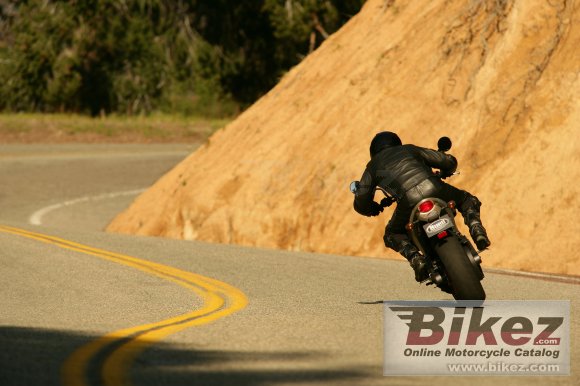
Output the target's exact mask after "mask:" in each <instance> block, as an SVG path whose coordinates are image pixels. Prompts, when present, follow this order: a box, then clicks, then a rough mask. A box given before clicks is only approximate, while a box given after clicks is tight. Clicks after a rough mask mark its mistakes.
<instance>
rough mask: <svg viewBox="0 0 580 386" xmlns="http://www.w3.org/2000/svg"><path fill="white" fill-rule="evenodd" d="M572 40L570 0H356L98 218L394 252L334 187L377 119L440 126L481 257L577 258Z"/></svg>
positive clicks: (342, 184)
mask: <svg viewBox="0 0 580 386" xmlns="http://www.w3.org/2000/svg"><path fill="white" fill-rule="evenodd" d="M578 47H580V4H576V3H575V2H574V1H572V0H551V1H545V0H525V1H524V0H473V1H464V0H433V1H428V2H427V1H411V0H369V1H368V2H367V3H366V5H365V7H364V8H363V10H362V11H361V12H360V13H359V14H358V15H357V16H355V17H354V18H353V19H351V21H350V22H349V23H348V24H346V25H345V26H344V27H343V28H342V29H341V30H340V31H338V32H337V33H335V34H334V35H332V36H331V37H330V38H329V39H328V40H327V41H326V42H325V43H324V44H323V45H322V46H321V47H320V48H319V49H318V50H316V51H315V52H314V53H313V54H311V55H310V56H308V57H307V58H306V59H305V60H304V61H303V62H302V63H301V64H300V65H298V66H297V67H295V68H293V69H292V70H291V71H290V72H288V73H287V74H286V75H285V76H284V77H283V78H282V80H281V81H280V83H279V84H278V85H277V86H276V87H275V88H274V89H273V90H271V91H270V92H269V93H268V94H267V95H266V96H264V97H263V98H261V99H260V100H259V101H258V102H257V103H255V104H254V105H253V106H252V107H251V108H249V109H248V110H247V111H246V112H245V113H244V114H242V115H241V116H240V117H239V118H238V119H237V120H236V121H234V122H233V123H231V124H229V125H228V126H227V127H225V128H224V129H222V130H220V131H218V132H217V133H216V134H214V135H213V136H212V137H211V138H210V141H209V143H208V144H207V145H206V146H204V147H202V148H200V149H199V150H198V151H196V152H195V153H194V154H192V155H191V156H190V157H188V158H187V159H186V160H184V161H183V162H182V163H181V164H179V165H178V166H177V167H175V168H174V169H173V170H172V171H171V172H169V173H168V174H167V175H165V176H164V177H163V178H161V179H160V180H159V181H158V182H157V183H156V184H155V185H154V186H153V187H151V189H149V190H148V191H147V192H145V193H144V194H143V195H141V196H140V197H138V198H137V200H136V201H135V202H134V203H133V204H132V205H131V207H130V208H128V209H127V210H126V211H125V212H123V213H121V214H120V215H119V216H118V217H117V218H116V219H115V220H114V221H113V222H112V223H111V225H110V226H109V228H108V230H109V231H114V232H123V233H133V234H143V235H156V236H164V237H172V238H184V239H199V240H206V241H210V242H219V243H237V244H243V245H251V246H260V247H272V248H284V249H290V250H302V251H316V252H327V253H337V254H352V255H363V256H384V257H392V258H399V257H398V255H397V254H395V253H392V252H390V251H387V250H386V249H385V248H384V246H383V245H382V237H381V236H382V233H383V229H384V225H385V223H386V221H387V220H388V218H389V216H390V214H391V210H389V211H385V213H384V214H383V215H381V216H380V217H378V218H377V217H375V218H365V217H361V216H359V215H357V214H356V213H355V212H354V210H353V209H352V195H351V193H350V192H349V190H348V184H349V182H350V181H351V180H354V179H358V178H359V177H360V175H361V173H362V171H363V169H364V166H365V164H366V162H367V161H368V144H369V142H370V140H371V138H372V137H373V135H374V133H375V132H377V131H380V130H385V129H388V130H393V131H396V132H398V133H399V134H400V136H401V137H402V139H403V142H406V143H414V144H417V145H420V146H425V147H435V144H436V142H437V139H438V137H439V136H441V135H448V136H450V137H451V138H452V139H453V140H454V147H453V149H452V151H451V153H453V154H454V155H455V156H457V158H458V160H459V169H460V170H461V175H460V176H458V177H456V178H453V179H451V180H450V181H449V182H450V183H452V184H454V185H456V186H458V187H460V188H463V189H467V190H469V191H471V192H473V193H474V194H476V195H477V196H478V197H479V198H480V199H481V201H483V203H484V205H483V207H482V215H483V219H484V221H485V224H486V225H487V227H488V229H489V232H490V236H491V238H492V242H493V246H492V250H490V251H489V252H486V253H485V254H484V255H483V257H484V263H485V265H486V266H488V267H490V266H498V267H507V268H512V269H520V270H529V271H545V272H559V273H568V274H580V264H579V263H580V258H579V257H578V255H577V251H578V250H580V221H578V220H577V219H576V218H575V217H574V216H573V215H574V214H577V213H580V183H578V181H580V144H579V137H580V102H579V101H580V78H579V75H580V49H579V48H578ZM571 215H572V216H571Z"/></svg>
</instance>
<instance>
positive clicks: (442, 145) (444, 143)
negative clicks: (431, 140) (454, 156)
mask: <svg viewBox="0 0 580 386" xmlns="http://www.w3.org/2000/svg"><path fill="white" fill-rule="evenodd" d="M437 148H438V150H439V151H448V150H449V149H451V139H450V138H449V137H441V138H439V141H437Z"/></svg>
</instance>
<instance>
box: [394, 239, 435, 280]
mask: <svg viewBox="0 0 580 386" xmlns="http://www.w3.org/2000/svg"><path fill="white" fill-rule="evenodd" d="M401 255H403V256H404V257H405V259H407V261H409V263H410V264H411V267H412V268H413V270H414V271H415V280H417V281H418V282H419V283H420V282H422V281H424V280H426V279H427V278H428V277H429V272H428V271H427V262H426V261H425V257H424V256H423V255H422V254H421V253H420V252H419V250H418V249H417V248H416V247H415V246H414V245H413V244H410V243H407V244H406V245H405V246H404V247H403V249H402V250H401Z"/></svg>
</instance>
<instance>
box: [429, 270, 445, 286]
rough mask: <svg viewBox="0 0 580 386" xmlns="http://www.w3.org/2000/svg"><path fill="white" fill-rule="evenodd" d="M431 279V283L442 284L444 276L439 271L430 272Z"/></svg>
mask: <svg viewBox="0 0 580 386" xmlns="http://www.w3.org/2000/svg"><path fill="white" fill-rule="evenodd" d="M429 280H430V282H431V283H430V284H435V285H437V286H438V285H440V284H441V283H443V278H442V277H441V275H440V274H438V273H436V272H435V273H430V274H429Z"/></svg>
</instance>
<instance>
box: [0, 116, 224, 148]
mask: <svg viewBox="0 0 580 386" xmlns="http://www.w3.org/2000/svg"><path fill="white" fill-rule="evenodd" d="M229 121H230V119H211V118H201V117H183V116H173V115H151V116H146V117H145V116H137V117H124V116H107V117H98V118H90V117H87V116H81V115H71V114H0V143H35V142H41V143H66V142H89V143H92V142H110V143H131V142H137V143H144V142H145V143H149V142H151V143H153V142H205V140H207V138H208V137H209V136H210V135H211V134H212V133H213V132H214V131H216V130H218V129H219V128H221V127H223V126H225V125H226V124H227V123H228V122H229Z"/></svg>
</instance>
